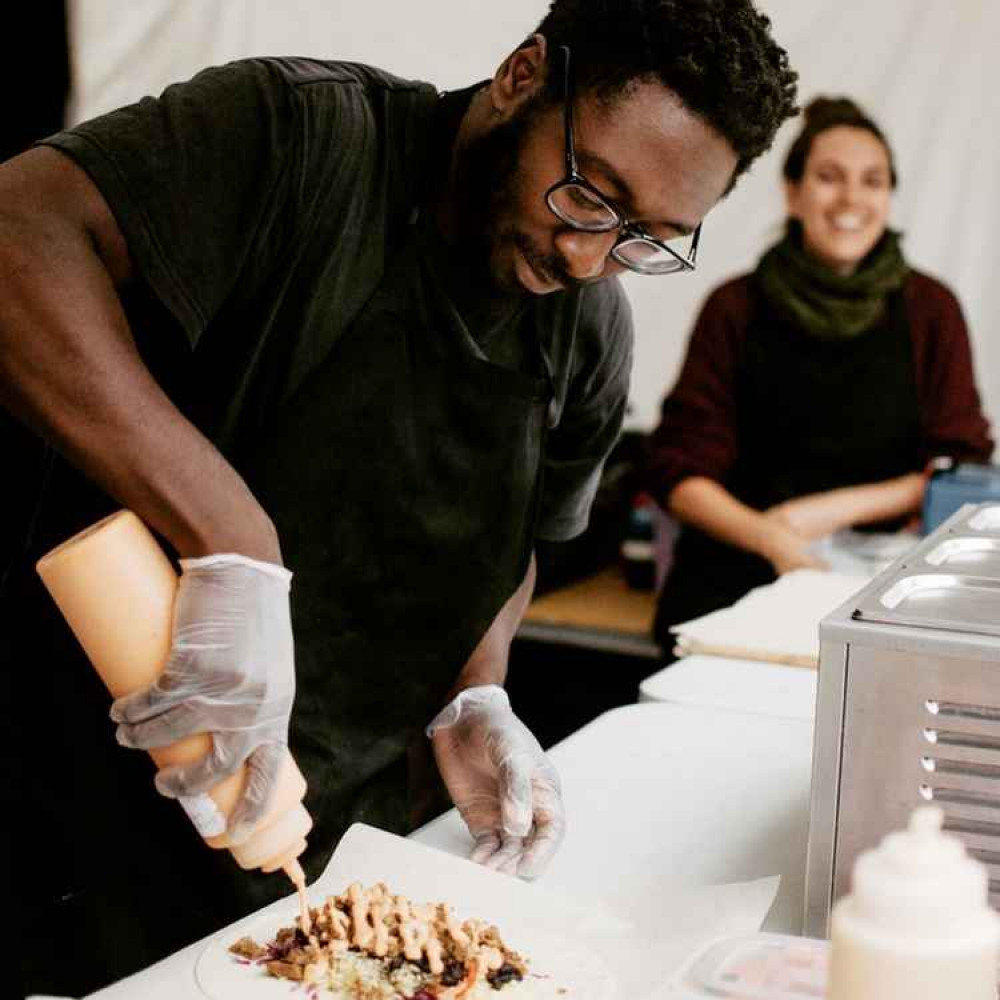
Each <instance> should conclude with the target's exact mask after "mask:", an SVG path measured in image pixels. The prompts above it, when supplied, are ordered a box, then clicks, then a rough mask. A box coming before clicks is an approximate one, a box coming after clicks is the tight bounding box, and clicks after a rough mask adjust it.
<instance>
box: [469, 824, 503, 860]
mask: <svg viewBox="0 0 1000 1000" xmlns="http://www.w3.org/2000/svg"><path fill="white" fill-rule="evenodd" d="M498 850H500V834H499V833H498V832H497V831H496V830H486V831H484V832H483V833H479V834H476V846H475V847H473V848H472V851H471V853H470V854H469V860H470V861H475V862H476V864H477V865H482V864H485V863H486V859H487V858H489V857H492V856H493V855H494V854H495V853H496V852H497V851H498Z"/></svg>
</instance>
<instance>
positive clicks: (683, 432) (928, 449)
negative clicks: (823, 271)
mask: <svg viewBox="0 0 1000 1000" xmlns="http://www.w3.org/2000/svg"><path fill="white" fill-rule="evenodd" d="M903 301H904V304H905V317H906V321H907V324H908V328H909V334H910V339H911V346H912V364H913V378H914V384H915V388H916V396H917V408H918V413H919V423H920V428H919V437H920V441H919V452H920V454H919V459H918V463H917V464H916V466H915V469H919V468H922V467H923V464H925V463H926V461H927V460H929V459H930V458H933V457H936V456H942V455H947V456H951V457H954V458H956V459H960V460H966V461H985V460H987V459H988V458H989V457H990V455H991V453H992V450H993V440H992V438H991V435H990V427H989V422H988V421H987V419H986V417H985V416H984V414H983V411H982V406H981V404H980V399H979V393H978V391H977V389H976V381H975V375H974V372H973V364H972V352H971V349H970V345H969V338H968V332H967V329H966V325H965V320H964V319H963V316H962V311H961V307H960V306H959V303H958V300H957V299H956V298H955V296H954V294H953V293H952V292H951V291H950V290H949V289H948V288H947V287H946V286H945V285H943V284H942V283H941V282H940V281H937V280H936V279H934V278H932V277H930V276H929V275H926V274H923V273H921V272H919V271H913V272H911V273H910V276H909V278H908V279H907V282H906V284H905V286H904V289H903ZM759 314H760V309H759V295H758V294H757V292H756V289H755V287H754V279H753V275H752V274H747V275H743V276H741V277H738V278H735V279H733V280H731V281H728V282H726V283H725V284H723V285H721V286H720V287H719V288H717V289H716V290H715V291H714V292H713V293H712V294H711V295H710V296H709V298H708V300H707V301H706V303H705V305H704V307H703V308H702V311H701V314H700V315H699V317H698V321H697V323H696V325H695V328H694V331H693V333H692V335H691V340H690V343H689V345H688V352H687V357H686V359H685V362H684V365H683V368H682V370H681V373H680V377H679V378H678V381H677V383H676V385H675V386H674V388H673V391H672V392H671V393H670V394H669V396H667V398H666V400H665V401H664V404H663V410H662V419H661V422H660V424H659V426H658V427H657V428H656V430H655V431H654V432H653V434H652V435H651V438H650V447H649V472H648V485H649V487H650V489H651V490H652V491H653V493H654V495H655V496H656V498H657V500H659V501H660V502H661V503H664V504H665V503H666V500H667V498H668V496H669V494H670V492H671V490H673V488H674V487H675V486H676V485H677V484H678V483H680V482H681V481H682V480H683V479H686V478H688V477H689V476H705V477H708V478H710V479H714V480H716V481H718V482H720V483H723V484H727V481H728V479H729V474H730V472H731V470H732V469H733V468H734V466H735V465H736V463H737V461H738V459H739V457H740V433H739V431H740V426H741V423H743V422H744V421H745V420H746V419H747V418H748V417H749V416H750V414H748V413H745V412H741V397H742V396H743V395H744V394H743V393H741V391H740V378H741V359H742V357H743V355H744V352H745V350H746V347H747V340H748V336H749V335H750V331H751V330H752V324H753V322H755V321H759ZM843 399H844V406H845V407H849V406H851V405H852V403H851V386H845V387H844V396H843ZM774 403H775V405H776V406H778V405H780V403H781V401H780V399H775V400H774Z"/></svg>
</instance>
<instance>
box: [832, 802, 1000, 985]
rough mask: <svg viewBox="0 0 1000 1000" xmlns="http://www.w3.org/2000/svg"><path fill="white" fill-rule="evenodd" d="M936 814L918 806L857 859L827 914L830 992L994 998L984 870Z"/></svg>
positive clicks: (999, 938) (994, 934)
mask: <svg viewBox="0 0 1000 1000" xmlns="http://www.w3.org/2000/svg"><path fill="white" fill-rule="evenodd" d="M943 820H944V814H943V813H942V811H941V810H940V809H939V808H937V807H934V806H924V807H921V808H920V809H917V810H916V811H915V812H914V813H913V815H912V817H911V818H910V824H909V828H908V829H907V830H905V831H901V832H898V833H891V834H889V835H888V836H887V837H884V838H883V840H882V842H881V844H879V846H878V847H877V848H875V849H874V850H870V851H866V852H865V853H864V854H862V855H861V856H860V857H859V858H858V860H857V862H856V864H855V866H854V872H853V878H852V886H851V893H850V895H848V896H845V897H843V898H842V899H840V900H839V901H838V902H837V903H836V904H835V905H834V908H833V913H832V917H831V952H830V1000H884V998H886V997H905V998H906V1000H959V998H960V1000H996V995H997V987H996V975H997V956H998V944H1000V918H998V917H997V915H996V914H995V913H994V912H993V911H992V910H991V909H990V907H989V903H988V895H987V892H988V877H987V872H986V869H985V868H984V866H983V865H981V864H980V863H979V862H978V861H975V860H974V859H972V858H970V857H969V856H968V855H967V854H966V851H965V847H964V845H963V844H962V842H961V841H960V840H958V838H957V837H952V836H949V835H947V834H945V833H943V832H942V829H941V828H942V824H943Z"/></svg>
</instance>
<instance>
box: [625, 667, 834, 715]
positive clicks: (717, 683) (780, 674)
mask: <svg viewBox="0 0 1000 1000" xmlns="http://www.w3.org/2000/svg"><path fill="white" fill-rule="evenodd" d="M818 676H819V675H818V673H817V671H816V670H814V669H812V668H809V667H790V666H785V665H784V664H780V663H765V662H764V661H762V660H735V659H729V658H728V657H723V656H685V657H683V658H682V659H680V660H678V661H677V662H676V663H674V664H672V665H671V666H669V667H664V668H663V669H662V670H660V671H658V672H657V673H655V674H653V675H652V676H650V677H647V678H646V679H645V680H644V681H643V682H642V683H641V684H640V685H639V701H641V702H642V701H658V702H669V703H670V704H672V705H700V706H702V707H714V708H726V709H734V710H736V711H740V712H754V713H757V714H763V715H784V716H790V717H791V718H794V719H812V718H814V716H815V714H816V680H817V677H818Z"/></svg>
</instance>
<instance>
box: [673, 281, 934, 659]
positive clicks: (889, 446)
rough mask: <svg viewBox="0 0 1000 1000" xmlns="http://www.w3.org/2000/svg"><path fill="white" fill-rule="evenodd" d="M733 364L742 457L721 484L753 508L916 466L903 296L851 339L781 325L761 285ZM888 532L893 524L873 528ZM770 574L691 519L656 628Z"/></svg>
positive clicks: (721, 603)
mask: <svg viewBox="0 0 1000 1000" xmlns="http://www.w3.org/2000/svg"><path fill="white" fill-rule="evenodd" d="M754 294H755V296H756V301H755V305H754V309H753V312H752V314H751V319H750V324H751V325H750V329H749V330H748V332H747V338H746V342H745V344H744V348H743V352H742V355H741V357H740V359H739V363H738V366H737V371H736V385H735V393H736V413H737V418H738V420H739V427H738V429H737V430H738V441H739V457H738V459H737V462H736V465H735V466H734V468H733V470H732V472H731V473H730V475H729V477H728V478H727V480H726V482H725V486H726V488H727V489H728V490H729V491H730V492H731V493H732V494H733V496H735V497H736V498H737V499H738V500H740V501H742V502H743V503H745V504H747V505H748V506H750V507H753V508H754V509H756V510H767V509H768V508H769V507H772V506H774V505H776V504H779V503H783V502H784V501H786V500H791V499H793V498H795V497H800V496H805V495H807V494H810V493H821V492H825V491H827V490H833V489H837V488H839V487H842V486H856V485H858V484H860V483H871V482H878V481H880V480H884V479H892V478H894V477H896V476H901V475H904V474H905V473H908V472H913V471H914V470H916V469H918V468H919V467H920V425H921V422H920V410H919V406H918V401H917V390H916V378H915V374H914V370H913V347H912V338H911V336H910V330H909V322H908V319H907V313H906V303H905V300H904V298H903V294H902V293H901V292H898V293H894V294H892V295H890V296H889V297H888V300H887V303H886V313H885V316H884V317H883V319H882V321H881V322H880V323H878V324H877V325H876V326H875V327H873V328H872V329H871V330H869V331H867V332H866V333H864V334H862V335H861V336H859V337H856V338H852V339H850V340H839V341H825V340H820V339H818V338H815V337H810V336H808V335H807V334H805V333H803V332H802V331H800V330H797V329H795V328H793V327H790V326H788V325H786V324H784V323H782V322H781V321H779V320H778V319H777V318H776V317H775V316H774V315H773V314H772V313H771V312H770V311H769V310H768V309H767V307H766V303H765V302H764V301H763V296H762V294H761V293H760V290H759V289H758V288H756V287H755V288H754ZM872 527H873V528H876V527H877V528H882V529H891V528H894V527H898V525H876V526H872ZM774 580H775V573H774V570H773V569H772V567H771V564H770V563H769V562H768V561H767V560H766V559H764V558H762V557H761V556H757V555H754V554H753V553H751V552H747V551H745V550H743V549H739V548H736V547H735V546H731V545H726V544H724V543H722V542H719V541H716V540H715V539H714V538H710V537H709V536H708V535H706V534H704V533H702V532H700V531H698V530H696V529H694V528H688V527H686V528H685V529H684V531H683V533H682V535H681V537H680V539H679V541H678V543H677V546H676V548H675V551H674V565H673V568H672V569H671V572H670V574H669V576H668V577H667V580H666V582H665V583H664V586H663V590H662V591H661V592H660V596H659V600H658V606H657V616H656V622H655V625H654V631H655V634H656V638H657V640H658V641H659V642H660V644H661V645H662V646H663V647H664V649H666V650H667V651H668V652H669V650H670V649H671V647H672V644H673V642H672V638H671V635H670V632H669V628H670V626H671V625H674V624H676V623H678V622H682V621H687V620H689V619H691V618H696V617H698V616H699V615H703V614H707V613H708V612H710V611H714V610H716V609H717V608H722V607H726V606H728V605H730V604H732V603H733V602H734V601H736V600H738V599H739V598H740V597H742V596H743V595H744V594H745V593H746V592H747V591H748V590H751V589H752V588H754V587H759V586H763V585H764V584H767V583H771V582H773V581H774Z"/></svg>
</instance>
